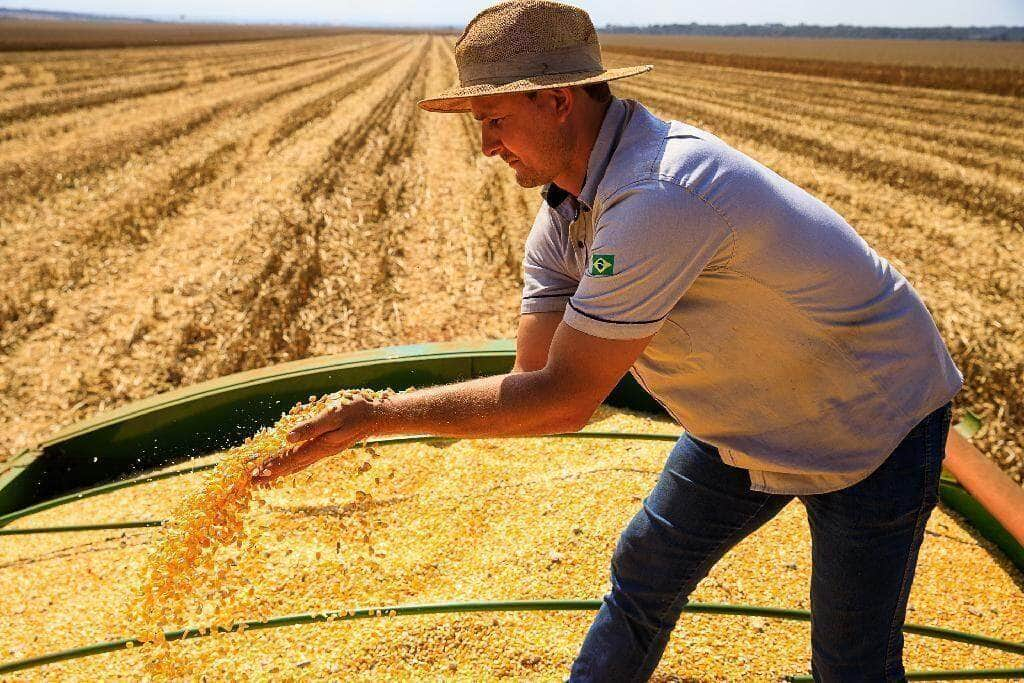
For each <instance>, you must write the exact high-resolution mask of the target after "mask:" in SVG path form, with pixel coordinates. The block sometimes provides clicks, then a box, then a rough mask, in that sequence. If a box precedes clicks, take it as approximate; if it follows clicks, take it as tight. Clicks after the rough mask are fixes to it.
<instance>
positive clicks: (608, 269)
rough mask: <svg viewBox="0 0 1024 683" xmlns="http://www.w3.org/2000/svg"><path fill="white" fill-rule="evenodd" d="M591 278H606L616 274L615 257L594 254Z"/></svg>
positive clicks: (591, 259) (591, 263) (591, 262)
mask: <svg viewBox="0 0 1024 683" xmlns="http://www.w3.org/2000/svg"><path fill="white" fill-rule="evenodd" d="M589 274H590V276H591V277H606V276H608V275H614V274H615V257H614V256H613V255H612V254H594V255H592V256H591V257H590V273H589Z"/></svg>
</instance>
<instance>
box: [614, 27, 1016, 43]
mask: <svg viewBox="0 0 1024 683" xmlns="http://www.w3.org/2000/svg"><path fill="white" fill-rule="evenodd" d="M603 31H604V32H605V33H648V34H652V35H673V36H761V37H767V38H884V39H906V40H1002V41H1024V26H932V27H916V28H915V27H911V28H899V27H895V26H850V25H847V24H839V25H837V26H818V25H816V24H797V25H795V26H793V25H787V24H696V23H690V24H654V25H649V26H622V25H619V24H608V25H606V26H605V27H604V29H603Z"/></svg>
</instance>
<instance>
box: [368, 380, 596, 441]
mask: <svg viewBox="0 0 1024 683" xmlns="http://www.w3.org/2000/svg"><path fill="white" fill-rule="evenodd" d="M568 393H569V394H571V392H568ZM572 398H573V397H572V396H571V395H567V392H565V391H564V390H562V389H561V388H559V387H556V386H555V385H554V382H553V380H552V378H551V377H550V376H549V375H548V374H547V373H546V372H545V371H544V370H537V371H534V372H517V373H513V374H508V375H496V376H492V377H482V378H480V379H474V380H470V381H468V382H460V383H458V384H449V385H446V386H440V387H430V388H426V389H420V390H417V391H413V392H410V393H408V394H399V395H398V396H395V397H393V398H391V399H389V400H388V401H386V402H385V403H383V404H381V405H379V406H376V407H375V408H374V409H373V411H374V419H373V425H374V430H373V431H374V434H377V435H387V434H434V435H437V436H455V437H488V436H536V435H542V434H556V433H560V432H566V431H574V430H575V429H578V428H579V427H580V426H581V424H582V422H585V421H586V419H587V418H589V415H586V416H584V415H583V414H582V412H581V411H580V410H579V409H578V406H577V405H576V404H574V402H573V400H572Z"/></svg>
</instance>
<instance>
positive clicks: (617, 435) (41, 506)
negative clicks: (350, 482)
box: [0, 431, 682, 536]
mask: <svg viewBox="0 0 1024 683" xmlns="http://www.w3.org/2000/svg"><path fill="white" fill-rule="evenodd" d="M680 436H682V433H679V434H647V433H642V432H637V433H634V432H614V431H611V432H609V431H590V432H569V433H565V434H548V435H546V436H537V437H529V438H534V439H565V438H574V439H630V440H636V441H673V442H674V441H678V440H679V437H680ZM460 440H462V439H454V438H452V437H449V436H429V435H417V436H397V437H388V438H383V439H368V440H367V441H366V442H365V443H367V444H369V445H380V446H390V445H394V444H403V443H444V442H449V441H460ZM216 466H217V463H208V464H206V465H197V466H196V467H186V468H181V469H178V470H171V471H169V472H161V473H159V474H153V475H143V476H141V477H132V478H129V479H122V480H120V481H114V482H111V483H109V484H102V485H100V486H94V487H92V488H88V489H85V490H83V491H78V492H77V493H72V494H71V495H67V496H60V497H59V498H53V499H51V500H47V501H43V502H42V503H37V504H35V505H30V506H29V507H26V508H22V509H21V510H15V511H14V512H11V513H8V514H6V515H0V536H4V535H12V534H24V533H28V532H29V531H30V530H28V529H17V530H15V529H3V528H2V527H5V526H7V525H8V524H10V523H11V522H13V521H15V520H18V519H23V518H25V517H28V516H30V515H34V514H36V513H38V512H43V511H44V510H51V509H53V508H55V507H59V506H61V505H67V504H68V503H74V502H77V501H80V500H84V499H86V498H92V497H94V496H101V495H104V494H107V493H111V492H113V491H118V490H120V489H125V488H130V487H133V486H141V485H142V484H149V483H151V482H154V481H161V480H163V479H171V478H173V477H180V476H184V475H186V474H194V473H196V472H204V471H207V470H212V469H213V468H214V467H216ZM40 528H41V527H40ZM51 528H52V529H57V530H61V529H63V530H66V531H74V530H75V528H76V527H73V526H67V527H51ZM104 528H117V527H116V526H111V527H104ZM83 530H84V529H83Z"/></svg>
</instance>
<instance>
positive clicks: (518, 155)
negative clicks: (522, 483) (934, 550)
mask: <svg viewBox="0 0 1024 683" xmlns="http://www.w3.org/2000/svg"><path fill="white" fill-rule="evenodd" d="M455 55H456V62H457V64H458V69H459V76H460V84H459V85H458V86H456V87H454V88H452V89H450V90H448V91H446V92H444V93H442V94H441V95H439V96H438V97H435V98H431V99H428V100H424V101H423V102H421V103H420V105H421V106H422V107H423V108H424V109H427V110H429V111H441V112H471V113H472V114H473V115H474V117H475V118H476V119H477V120H479V121H480V124H481V137H482V142H481V144H482V151H483V153H484V154H486V155H488V156H493V155H499V156H501V157H502V159H504V160H505V161H506V162H507V163H508V164H509V165H510V166H511V168H512V170H513V171H514V172H515V174H516V179H517V181H518V182H519V183H520V184H521V185H523V186H524V187H535V186H540V185H542V184H543V185H545V187H544V190H543V197H544V200H543V203H542V205H541V208H540V211H539V213H538V215H537V218H536V221H535V223H534V225H533V229H532V230H531V232H530V235H529V237H528V239H527V243H526V255H525V261H524V264H525V266H524V267H525V287H524V292H523V301H522V313H523V315H522V317H521V319H520V323H519V331H518V335H517V343H516V363H515V367H514V368H513V370H512V372H511V373H509V374H507V375H500V376H496V377H487V378H483V379H477V380H473V381H469V382H463V383H460V384H454V385H449V386H443V387H435V388H429V389H423V390H419V391H415V392H411V393H409V394H404V395H401V396H399V397H396V398H394V399H391V400H389V401H386V402H384V403H382V404H379V405H371V404H369V403H356V404H353V405H350V406H345V407H342V408H339V409H338V410H337V411H334V412H332V413H329V414H326V415H324V416H323V417H321V418H319V419H317V420H315V421H313V422H311V423H308V424H305V425H302V426H300V427H299V428H297V429H296V430H295V432H294V433H293V434H292V435H291V436H290V438H291V439H292V440H294V441H301V442H303V443H301V444H299V445H298V446H296V447H295V448H294V450H293V451H292V452H291V453H290V454H289V455H288V456H286V457H282V458H281V459H280V460H279V462H277V463H276V464H275V465H274V466H273V467H271V468H270V470H271V471H270V472H268V474H267V476H266V478H265V480H266V481H270V480H272V479H274V478H275V477H277V476H281V475H283V474H287V473H290V472H294V471H296V470H298V469H301V468H302V467H305V466H307V465H309V464H310V463H312V462H315V461H316V460H317V459H319V458H321V457H325V456H327V455H331V454H333V453H336V452H338V451H339V450H341V449H343V448H347V447H348V446H350V445H352V444H353V443H354V442H356V441H358V440H362V439H365V438H367V437H369V436H371V435H387V434H399V433H430V434H437V435H443V436H454V437H496V436H528V435H542V434H552V433H557V432H567V431H575V430H578V429H579V428H581V427H582V426H583V425H584V424H585V423H586V422H587V420H588V419H589V418H590V416H591V414H592V413H593V411H594V409H595V408H596V407H597V406H598V405H599V404H600V403H601V402H602V401H603V400H604V398H605V397H606V396H607V395H608V393H609V392H610V390H611V389H612V388H613V387H614V386H615V384H616V383H617V382H618V381H619V379H620V378H621V377H622V376H623V375H624V374H625V372H626V371H627V370H629V371H630V372H632V373H633V375H634V376H635V377H636V379H637V380H639V382H640V383H641V384H642V385H643V386H644V387H645V388H646V389H647V391H648V392H649V393H651V395H652V396H654V397H655V398H656V399H658V400H659V401H660V402H661V403H662V405H664V407H665V409H666V410H667V411H668V412H669V414H671V415H672V416H673V417H674V418H675V419H676V420H677V421H678V422H679V423H680V424H682V425H683V426H684V427H685V429H686V431H687V433H686V435H684V436H683V437H682V438H681V439H680V440H679V442H678V443H677V444H676V446H675V448H674V449H673V450H672V452H671V453H670V454H669V457H668V460H667V463H666V465H665V468H664V471H663V473H662V475H661V477H660V479H659V480H658V482H657V484H656V486H655V488H654V490H653V491H652V492H651V494H650V495H649V496H648V497H647V498H646V499H645V500H644V502H643V506H642V509H641V510H639V511H638V512H637V514H636V516H635V517H634V519H633V520H632V522H631V523H630V524H629V526H628V528H627V529H626V530H625V531H624V533H623V534H622V537H621V538H620V540H619V543H618V546H617V547H616V549H615V552H614V555H613V557H612V562H611V591H610V592H609V593H608V594H607V595H606V596H605V598H604V601H603V605H602V607H601V610H600V611H599V613H598V615H597V617H596V619H595V621H594V623H593V625H592V627H591V629H590V631H589V633H588V634H587V636H586V639H585V640H584V643H583V646H582V649H581V651H580V653H579V656H578V658H577V659H576V661H575V663H574V665H573V668H572V674H571V678H572V680H580V681H583V680H602V681H640V680H646V679H647V678H648V677H649V676H650V675H651V673H652V672H653V671H654V669H655V667H656V666H657V663H658V660H659V659H660V657H661V654H662V652H663V651H664V648H665V645H666V643H667V641H668V638H669V634H670V632H671V630H672V628H673V626H674V625H675V623H676V621H677V619H678V617H679V615H680V613H681V610H682V608H683V606H684V605H685V603H686V601H687V599H688V596H689V594H690V593H691V591H692V590H693V589H694V587H695V586H696V585H697V583H698V581H700V579H701V578H703V577H704V576H705V575H706V574H707V573H708V571H709V570H710V568H711V567H712V566H713V565H714V563H715V562H716V561H717V560H718V559H720V558H721V557H722V556H723V555H724V554H725V553H726V552H727V551H728V550H729V549H730V548H731V547H732V546H733V545H735V544H736V543H737V542H739V541H740V540H741V539H742V538H744V537H745V536H747V535H749V534H750V533H751V532H753V531H754V530H755V529H757V528H758V527H759V526H760V525H762V524H763V523H764V522H766V521H768V520H769V519H771V517H772V516H774V515H775V514H776V513H777V512H779V510H781V509H782V507H784V506H785V505H786V504H787V503H788V502H789V501H790V500H792V498H793V497H794V496H798V497H799V498H800V499H801V501H802V502H803V503H804V506H805V507H806V509H807V514H808V518H809V521H810V527H811V534H812V541H813V544H812V560H813V572H812V577H811V608H812V613H813V619H812V625H811V632H812V670H813V672H814V675H815V677H816V678H817V679H818V680H825V681H860V680H865V681H868V680H870V681H876V680H899V679H901V678H902V677H903V676H904V670H903V666H902V647H903V640H902V635H901V630H900V629H901V625H902V624H903V620H904V615H905V610H906V604H907V596H908V593H909V591H910V586H911V582H912V580H913V576H914V568H915V565H916V562H917V553H918V548H919V546H920V544H921V539H922V536H923V533H924V525H925V521H926V520H927V518H928V515H929V513H930V512H931V510H932V508H933V507H934V505H935V502H936V495H937V486H938V477H939V472H940V469H941V460H942V456H943V450H944V443H945V439H946V434H947V430H948V427H949V420H950V399H951V398H952V397H953V396H954V395H955V394H956V392H957V391H958V389H959V388H960V386H961V384H962V376H961V374H960V372H959V371H958V370H957V368H956V366H955V365H954V364H953V362H952V360H951V358H950V357H949V354H948V352H947V351H946V348H945V346H944V344H943V342H942V340H941V339H940V337H939V334H938V331H937V330H936V327H935V324H934V323H933V321H932V319H931V317H930V316H929V314H928V312H927V310H926V309H925V307H924V305H923V304H922V302H921V300H920V298H919V297H918V296H917V294H916V293H915V292H914V290H913V288H912V287H911V286H910V285H909V283H908V282H907V281H906V280H905V279H904V278H903V276H902V275H900V274H899V273H898V272H897V271H896V270H895V269H893V267H892V266H891V265H890V264H889V263H888V262H887V261H886V260H885V259H883V258H881V257H880V256H878V254H876V253H875V252H874V251H873V250H872V249H871V248H870V247H869V246H868V245H867V244H866V243H865V242H864V240H862V239H861V238H860V237H859V236H858V235H857V234H856V232H854V230H853V229H852V228H851V227H850V226H849V225H847V223H846V222H845V221H844V220H843V219H842V218H841V217H840V216H839V215H838V214H836V213H835V212H834V211H832V210H831V209H829V208H828V207H827V206H825V205H824V204H822V203H821V202H819V201H818V200H816V199H814V198H813V197H811V196H810V195H808V194H807V193H805V192H804V191H803V190H801V189H799V188H797V187H796V186H794V185H793V184H791V183H789V182H787V181H786V180H784V179H783V178H781V177H779V176H778V175H776V174H775V173H773V172H772V171H770V170H769V169H767V168H765V167H764V166H762V165H760V164H758V163H757V162H755V161H753V160H752V159H750V158H748V157H746V156H744V155H743V154H741V153H739V152H737V151H736V150H734V149H732V148H730V147H729V146H727V145H726V144H725V143H723V142H722V141H721V140H719V139H718V138H716V137H715V136H713V135H711V134H709V133H707V132H705V131H703V130H700V129H697V128H694V127H692V126H688V125H685V124H682V123H679V122H677V121H662V120H660V119H658V118H656V117H655V116H653V115H652V114H651V113H650V112H649V111H647V109H645V108H644V107H643V106H642V105H641V104H639V103H637V102H634V101H629V100H619V99H616V98H613V97H611V95H610V92H609V91H608V89H607V86H606V85H604V84H605V83H606V82H607V81H610V80H613V79H616V78H624V77H628V76H634V75H638V74H640V73H643V72H645V71H647V70H649V69H650V67H649V66H638V67H632V68H624V69H610V70H609V69H605V68H604V67H603V66H602V64H601V55H600V48H599V46H598V41H597V37H596V34H595V32H594V28H593V25H592V24H591V21H590V18H589V17H588V16H587V15H586V13H585V12H583V11H582V10H580V9H577V8H575V7H571V6H568V5H562V4H558V3H553V2H538V1H534V0H530V1H523V0H515V1H513V2H506V3H502V4H499V5H496V6H494V7H491V8H489V9H487V10H484V11H483V12H481V13H480V14H479V15H477V17H476V18H474V19H473V21H472V22H470V24H469V25H468V26H467V28H466V30H465V32H464V33H463V35H462V37H461V38H460V39H459V41H458V43H457V44H456V51H455Z"/></svg>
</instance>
